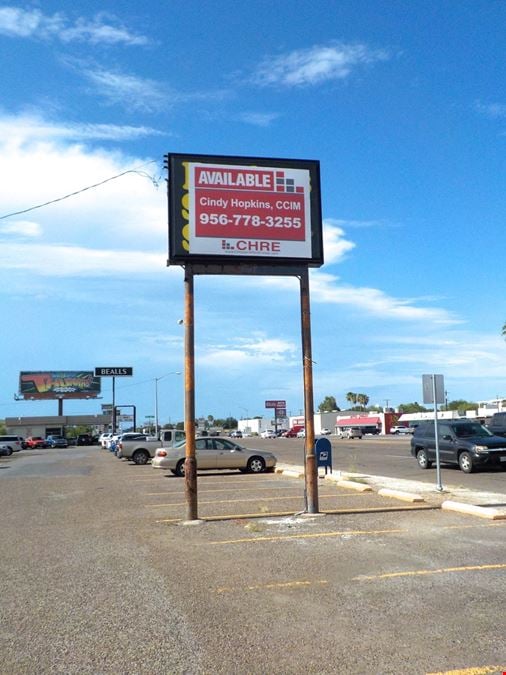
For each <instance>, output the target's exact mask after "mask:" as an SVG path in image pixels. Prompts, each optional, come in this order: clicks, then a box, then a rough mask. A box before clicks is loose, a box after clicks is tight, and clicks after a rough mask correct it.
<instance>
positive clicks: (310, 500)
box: [300, 267, 318, 513]
mask: <svg viewBox="0 0 506 675" xmlns="http://www.w3.org/2000/svg"><path fill="white" fill-rule="evenodd" d="M300 306H301V327H302V366H303V372H304V415H305V425H306V426H305V429H306V433H305V443H304V450H305V452H304V454H305V463H304V466H305V481H306V509H307V512H308V513H318V467H317V465H316V453H315V433H314V416H313V410H314V404H313V360H312V354H311V312H310V302H309V271H308V268H307V267H306V268H305V269H304V271H303V272H302V274H301V276H300Z"/></svg>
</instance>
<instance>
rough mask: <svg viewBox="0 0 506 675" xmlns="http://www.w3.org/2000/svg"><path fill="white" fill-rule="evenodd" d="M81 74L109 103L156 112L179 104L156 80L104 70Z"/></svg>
mask: <svg viewBox="0 0 506 675" xmlns="http://www.w3.org/2000/svg"><path fill="white" fill-rule="evenodd" d="M81 74H82V75H84V77H85V78H86V79H87V80H88V81H89V82H91V83H92V84H93V85H94V87H95V88H96V89H97V91H98V93H99V94H100V95H101V96H102V97H103V98H104V99H106V100H107V101H108V102H109V103H111V104H117V103H119V104H122V105H126V106H127V107H128V108H129V109H131V110H139V111H144V112H156V111H159V110H162V109H163V108H164V107H165V106H166V105H168V104H170V103H174V102H177V101H176V100H175V99H176V98H177V97H173V98H172V99H171V97H170V94H169V92H168V91H167V88H166V87H165V86H163V85H162V84H161V83H158V82H155V81H154V80H149V79H146V78H140V77H136V76H135V75H127V74H123V73H120V72H114V71H111V70H106V69H103V68H88V69H85V70H82V71H81Z"/></svg>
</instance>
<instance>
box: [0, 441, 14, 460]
mask: <svg viewBox="0 0 506 675" xmlns="http://www.w3.org/2000/svg"><path fill="white" fill-rule="evenodd" d="M0 455H3V456H4V457H10V456H11V455H12V448H11V447H9V446H8V445H4V444H3V443H2V445H0Z"/></svg>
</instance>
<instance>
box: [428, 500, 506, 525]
mask: <svg viewBox="0 0 506 675" xmlns="http://www.w3.org/2000/svg"><path fill="white" fill-rule="evenodd" d="M441 508H442V509H443V511H457V512H458V513H467V514H468V515H470V516H479V517H480V518H489V519H490V520H506V511H504V510H503V511H500V510H499V509H494V508H492V507H490V506H480V505H478V504H465V503H463V502H454V501H451V500H446V501H445V502H443V503H442V504H441Z"/></svg>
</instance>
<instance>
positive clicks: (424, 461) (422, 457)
mask: <svg viewBox="0 0 506 675" xmlns="http://www.w3.org/2000/svg"><path fill="white" fill-rule="evenodd" d="M416 461H417V462H418V466H419V467H420V469H430V467H431V466H432V462H431V461H430V460H429V456H428V454H427V450H419V451H418V452H417V453H416Z"/></svg>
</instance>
